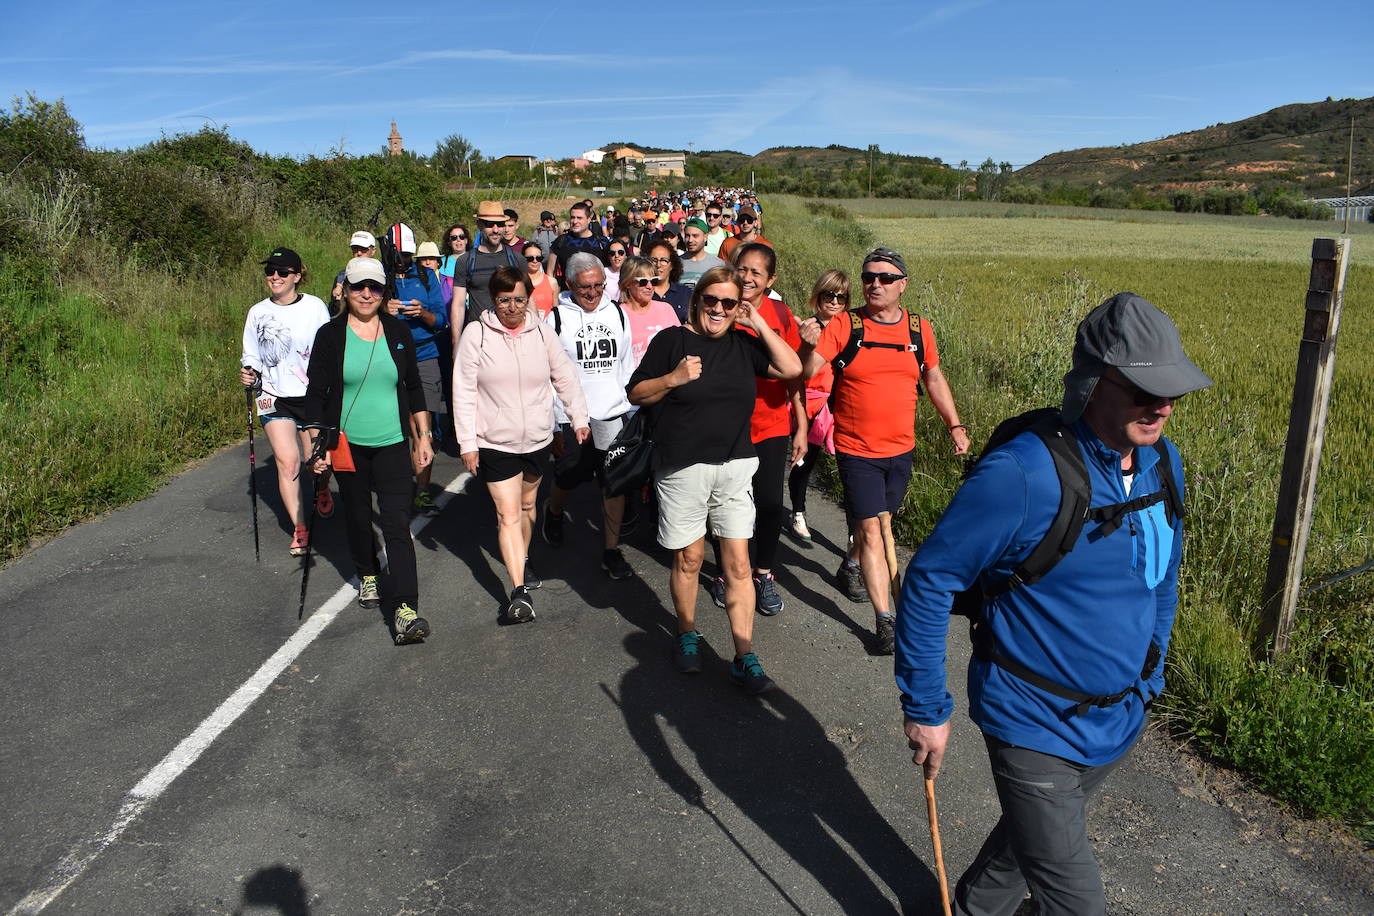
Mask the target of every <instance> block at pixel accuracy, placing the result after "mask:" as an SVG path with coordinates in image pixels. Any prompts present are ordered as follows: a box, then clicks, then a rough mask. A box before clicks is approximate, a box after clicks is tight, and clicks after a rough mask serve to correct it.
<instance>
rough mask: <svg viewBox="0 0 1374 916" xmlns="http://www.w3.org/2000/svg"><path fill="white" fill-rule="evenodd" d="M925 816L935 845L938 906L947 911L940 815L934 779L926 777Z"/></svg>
mask: <svg viewBox="0 0 1374 916" xmlns="http://www.w3.org/2000/svg"><path fill="white" fill-rule="evenodd" d="M926 817H927V818H928V819H929V820H930V845H932V846H934V847H935V875H936V877H938V878H939V879H940V906H942V907H944V913H945V916H950V911H949V880H948V879H947V878H946V877H945V851H944V849H943V848H942V847H941V846H940V815H939V814H938V813H937V812H936V810H935V780H933V779H931V778H930V777H926Z"/></svg>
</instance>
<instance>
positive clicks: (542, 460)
mask: <svg viewBox="0 0 1374 916" xmlns="http://www.w3.org/2000/svg"><path fill="white" fill-rule="evenodd" d="M551 448H552V446H549V445H546V446H544V447H543V448H541V449H536V450H535V451H533V452H525V453H524V454H516V453H515V452H502V451H498V450H497V449H494V448H479V449H478V450H477V476H478V477H479V478H481V479H482V481H483V482H484V483H499V482H500V481H502V480H510V479H511V478H512V477H514V476H515V475H516V474H523V475H524V476H525V479H527V480H538V479H539V478H540V477H543V476H544V472H545V471H546V470H548V467H549V451H550V449H551Z"/></svg>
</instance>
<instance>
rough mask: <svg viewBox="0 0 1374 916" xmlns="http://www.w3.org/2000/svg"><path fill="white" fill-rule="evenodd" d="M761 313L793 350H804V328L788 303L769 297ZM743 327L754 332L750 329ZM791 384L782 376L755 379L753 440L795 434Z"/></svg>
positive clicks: (750, 434) (750, 426)
mask: <svg viewBox="0 0 1374 916" xmlns="http://www.w3.org/2000/svg"><path fill="white" fill-rule="evenodd" d="M758 313H759V314H760V315H762V316H763V320H764V321H765V322H767V323H768V326H769V327H770V328H772V329H773V330H774V331H776V332H777V334H778V336H779V337H781V338H782V339H783V342H784V343H786V344H787V345H788V346H789V347H791V348H792V349H793V350H800V349H801V331H800V330H799V329H798V327H797V319H796V318H795V317H794V316H793V315H792V310H791V309H789V308H788V307H787V305H786V303H784V302H780V301H779V300H777V299H771V298H769V297H767V296H765V297H764V299H763V302H762V303H761V304H760V307H759V312H758ZM740 330H741V331H747V333H749V334H754V332H753V331H752V330H749V329H746V328H740ZM754 336H755V337H757V336H758V335H757V334H754ZM787 386H788V383H787V382H784V381H783V380H782V379H776V378H756V379H754V414H753V416H752V417H751V418H750V420H749V439H750V441H752V442H762V441H763V440H765V439H773V438H776V437H777V436H790V435H791V434H792V400H791V396H790V395H789V394H788V393H787Z"/></svg>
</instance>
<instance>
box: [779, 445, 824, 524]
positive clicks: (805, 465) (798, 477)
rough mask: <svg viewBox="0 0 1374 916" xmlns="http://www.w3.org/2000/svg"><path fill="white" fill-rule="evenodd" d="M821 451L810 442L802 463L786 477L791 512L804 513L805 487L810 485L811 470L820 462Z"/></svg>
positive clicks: (819, 447)
mask: <svg viewBox="0 0 1374 916" xmlns="http://www.w3.org/2000/svg"><path fill="white" fill-rule="evenodd" d="M823 451H824V449H822V448H821V446H819V445H817V444H816V443H814V442H812V443H811V444H810V445H808V446H807V447H806V457H805V458H803V459H802V463H801V464H799V465H797V466H796V467H794V468H793V469H792V473H790V474H788V475H787V494H788V497H789V498H790V499H791V501H792V511H793V512H805V511H806V487H807V485H808V484H809V483H811V469H812V468H814V467H815V466H816V462H817V461H820V460H821V453H822V452H823Z"/></svg>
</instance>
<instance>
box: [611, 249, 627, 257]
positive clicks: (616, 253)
mask: <svg viewBox="0 0 1374 916" xmlns="http://www.w3.org/2000/svg"><path fill="white" fill-rule="evenodd" d="M626 254H627V252H626V251H625V249H624V248H608V249H606V256H607V257H609V258H623V257H625V255H626Z"/></svg>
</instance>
